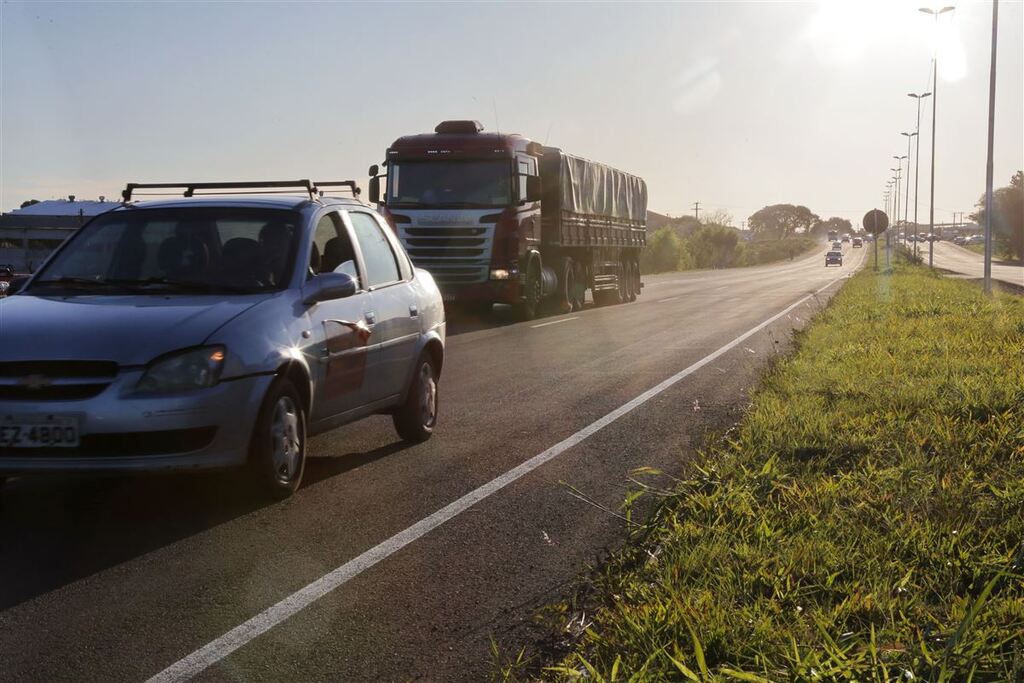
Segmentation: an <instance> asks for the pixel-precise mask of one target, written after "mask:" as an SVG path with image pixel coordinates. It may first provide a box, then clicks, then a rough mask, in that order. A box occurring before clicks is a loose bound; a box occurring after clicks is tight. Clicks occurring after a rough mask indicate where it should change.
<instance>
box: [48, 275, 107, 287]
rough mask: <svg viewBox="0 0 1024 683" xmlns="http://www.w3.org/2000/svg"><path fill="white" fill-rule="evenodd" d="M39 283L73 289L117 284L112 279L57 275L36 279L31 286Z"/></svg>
mask: <svg viewBox="0 0 1024 683" xmlns="http://www.w3.org/2000/svg"><path fill="white" fill-rule="evenodd" d="M39 285H63V286H66V287H70V288H75V289H110V288H111V287H116V286H117V285H116V284H115V283H114V282H113V281H112V280H105V279H96V278H91V277H68V276H65V277H58V278H52V279H49V280H36V281H35V282H33V283H32V287H37V286H39Z"/></svg>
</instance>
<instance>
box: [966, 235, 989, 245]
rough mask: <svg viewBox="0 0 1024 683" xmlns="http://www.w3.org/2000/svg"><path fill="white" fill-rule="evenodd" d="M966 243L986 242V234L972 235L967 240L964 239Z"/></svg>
mask: <svg viewBox="0 0 1024 683" xmlns="http://www.w3.org/2000/svg"><path fill="white" fill-rule="evenodd" d="M964 244H985V236H984V235H971V236H970V237H968V238H967V239H966V240H964Z"/></svg>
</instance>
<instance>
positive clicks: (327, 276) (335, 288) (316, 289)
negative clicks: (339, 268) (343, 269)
mask: <svg viewBox="0 0 1024 683" xmlns="http://www.w3.org/2000/svg"><path fill="white" fill-rule="evenodd" d="M355 293H356V281H355V279H354V278H353V277H352V276H351V275H349V274H347V273H321V274H319V275H317V276H315V277H313V278H311V279H310V280H309V281H307V282H306V284H304V285H303V286H302V295H303V296H302V303H304V304H306V305H307V306H312V305H313V304H317V303H320V302H321V301H334V300H335V299H345V298H347V297H350V296H352V295H353V294H355Z"/></svg>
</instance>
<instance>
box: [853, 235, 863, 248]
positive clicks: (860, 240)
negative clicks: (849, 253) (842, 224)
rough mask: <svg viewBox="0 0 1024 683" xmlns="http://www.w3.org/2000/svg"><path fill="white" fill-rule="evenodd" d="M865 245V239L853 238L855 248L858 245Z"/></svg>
mask: <svg viewBox="0 0 1024 683" xmlns="http://www.w3.org/2000/svg"><path fill="white" fill-rule="evenodd" d="M863 246H864V240H862V239H861V238H859V237H854V238H853V248H854V249H856V248H857V247H863Z"/></svg>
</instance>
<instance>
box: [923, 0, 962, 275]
mask: <svg viewBox="0 0 1024 683" xmlns="http://www.w3.org/2000/svg"><path fill="white" fill-rule="evenodd" d="M954 9H956V8H955V7H951V6H948V5H947V6H946V7H943V8H942V9H938V10H936V9H932V8H931V7H921V8H920V11H922V12H924V13H925V14H930V15H932V16H933V17H935V26H936V28H938V25H939V15H940V14H945V13H946V12H952V11H953V10H954ZM938 87H939V49H938V43H937V42H936V46H935V49H934V50H933V51H932V179H931V192H930V194H931V200H930V202H929V209H928V234H930V235H934V234H935V112H936V103H937V102H938V100H939V93H938ZM934 261H935V240H934V238H933V239H930V240H928V267H929V268H931V267H932V265H933V263H934Z"/></svg>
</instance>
